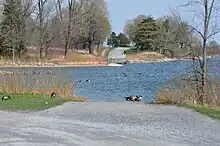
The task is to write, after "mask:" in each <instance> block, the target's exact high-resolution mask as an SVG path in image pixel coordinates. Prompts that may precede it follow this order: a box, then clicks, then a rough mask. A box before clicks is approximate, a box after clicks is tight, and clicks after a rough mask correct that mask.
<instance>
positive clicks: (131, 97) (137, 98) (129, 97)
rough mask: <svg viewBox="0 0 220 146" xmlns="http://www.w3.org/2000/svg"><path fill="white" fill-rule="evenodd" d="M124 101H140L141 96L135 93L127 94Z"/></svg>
mask: <svg viewBox="0 0 220 146" xmlns="http://www.w3.org/2000/svg"><path fill="white" fill-rule="evenodd" d="M125 100H126V101H138V102H139V101H141V100H142V96H139V95H136V96H127V97H125Z"/></svg>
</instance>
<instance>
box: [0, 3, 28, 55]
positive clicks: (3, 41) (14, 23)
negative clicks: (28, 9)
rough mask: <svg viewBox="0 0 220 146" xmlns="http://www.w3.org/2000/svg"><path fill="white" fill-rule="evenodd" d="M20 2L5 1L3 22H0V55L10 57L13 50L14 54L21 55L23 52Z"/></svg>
mask: <svg viewBox="0 0 220 146" xmlns="http://www.w3.org/2000/svg"><path fill="white" fill-rule="evenodd" d="M20 16H21V1H20V0H5V3H4V10H3V20H2V22H1V29H0V31H1V36H0V54H1V55H6V56H11V55H12V50H13V49H14V52H15V54H17V55H21V52H22V51H24V50H25V47H24V42H23V41H22V39H21V32H20V27H21V19H20Z"/></svg>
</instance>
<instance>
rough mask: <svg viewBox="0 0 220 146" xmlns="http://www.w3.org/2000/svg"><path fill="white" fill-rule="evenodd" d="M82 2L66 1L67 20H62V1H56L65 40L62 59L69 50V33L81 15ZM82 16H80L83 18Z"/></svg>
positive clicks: (82, 0)
mask: <svg viewBox="0 0 220 146" xmlns="http://www.w3.org/2000/svg"><path fill="white" fill-rule="evenodd" d="M84 2H85V1H84V0H80V1H77V0H68V6H67V9H68V12H67V13H68V17H67V18H68V19H67V20H66V19H65V18H64V12H65V11H64V10H63V9H62V3H63V0H57V5H56V8H57V14H58V18H59V20H60V22H61V23H62V28H63V31H62V34H63V35H64V39H65V45H64V49H65V51H64V57H65V58H66V56H67V51H68V49H69V44H70V38H71V33H72V32H73V28H74V26H75V25H76V24H77V23H78V22H76V21H77V20H76V17H77V16H78V15H79V14H81V13H80V11H81V8H82V6H83V4H84ZM83 15H84V14H82V15H81V16H83Z"/></svg>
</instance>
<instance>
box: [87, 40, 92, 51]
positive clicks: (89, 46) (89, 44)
mask: <svg viewBox="0 0 220 146" xmlns="http://www.w3.org/2000/svg"><path fill="white" fill-rule="evenodd" d="M88 48H89V54H93V48H92V41H91V40H89V41H88Z"/></svg>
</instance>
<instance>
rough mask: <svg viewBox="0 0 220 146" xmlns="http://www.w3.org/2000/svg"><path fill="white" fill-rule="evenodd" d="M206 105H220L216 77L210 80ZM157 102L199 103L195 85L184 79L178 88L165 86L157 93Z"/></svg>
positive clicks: (219, 89)
mask: <svg viewBox="0 0 220 146" xmlns="http://www.w3.org/2000/svg"><path fill="white" fill-rule="evenodd" d="M207 85H208V90H207V94H206V95H207V97H206V99H205V105H209V106H212V107H213V106H214V107H218V106H220V88H219V86H218V83H217V80H216V77H212V79H211V81H210V82H209V84H207ZM157 99H158V100H157V101H156V103H157V104H195V105H196V104H197V103H198V102H197V101H198V96H197V92H196V90H195V86H193V85H189V84H188V83H187V82H185V81H182V82H181V86H179V87H176V88H168V87H163V88H161V89H160V90H159V91H158V93H157Z"/></svg>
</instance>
